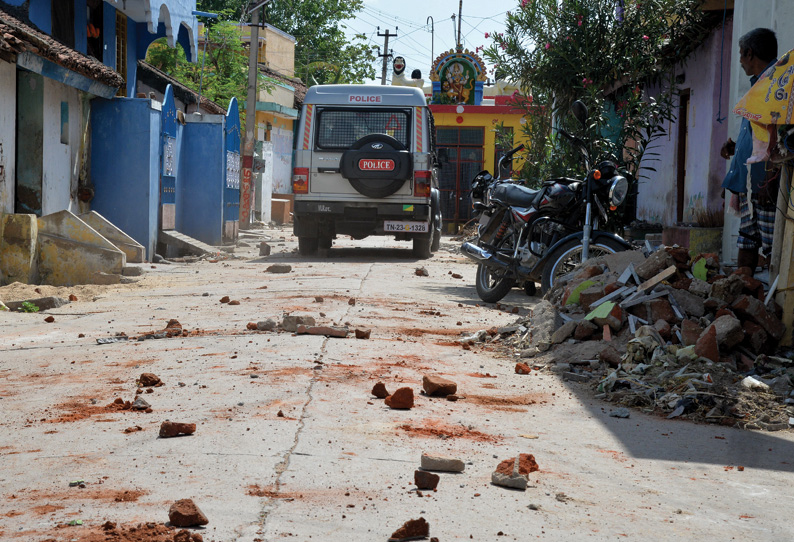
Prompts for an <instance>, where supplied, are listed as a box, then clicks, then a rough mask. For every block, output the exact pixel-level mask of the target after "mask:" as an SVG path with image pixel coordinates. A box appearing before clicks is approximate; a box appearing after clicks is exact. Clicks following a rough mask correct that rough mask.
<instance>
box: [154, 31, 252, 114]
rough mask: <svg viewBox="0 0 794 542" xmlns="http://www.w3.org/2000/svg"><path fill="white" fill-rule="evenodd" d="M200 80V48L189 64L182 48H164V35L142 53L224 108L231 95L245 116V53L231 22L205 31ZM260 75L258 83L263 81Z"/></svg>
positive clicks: (246, 60)
mask: <svg viewBox="0 0 794 542" xmlns="http://www.w3.org/2000/svg"><path fill="white" fill-rule="evenodd" d="M208 33H209V35H208V41H207V52H206V60H205V62H204V79H203V83H202V79H201V75H202V73H201V70H202V60H203V59H204V49H203V48H201V49H200V50H199V54H198V59H197V61H196V62H195V63H190V62H188V61H187V59H186V57H185V52H184V51H183V50H182V47H180V46H177V47H173V48H172V47H168V45H167V44H166V42H165V38H160V39H159V40H157V41H155V42H154V43H153V44H152V45H151V47H149V51H148V52H147V54H146V61H147V62H148V63H149V64H152V65H153V66H155V67H156V68H158V69H160V70H162V71H164V72H165V73H167V74H169V75H170V76H172V77H173V78H175V79H176V80H178V81H179V82H180V83H182V84H184V85H185V86H187V87H189V88H191V89H193V90H194V91H196V92H198V90H199V86H201V94H202V96H206V97H207V98H208V99H210V100H212V101H214V102H217V103H218V104H220V105H222V106H223V107H228V105H229V102H230V101H231V99H232V98H237V101H238V102H239V103H240V115H241V117H243V118H244V117H245V111H244V110H245V100H246V95H247V92H248V56H247V53H246V49H245V48H244V47H243V43H242V40H241V39H240V31H239V29H238V27H237V26H236V25H235V24H234V23H231V22H221V23H218V24H217V25H215V26H213V27H212V28H210V29H209V30H208ZM263 81H264V79H263V78H261V77H260V82H259V84H260V85H262V84H264V82H263Z"/></svg>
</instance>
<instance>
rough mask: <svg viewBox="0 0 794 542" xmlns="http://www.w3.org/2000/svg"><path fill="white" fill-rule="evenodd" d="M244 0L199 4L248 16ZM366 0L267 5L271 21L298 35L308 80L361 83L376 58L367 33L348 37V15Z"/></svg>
mask: <svg viewBox="0 0 794 542" xmlns="http://www.w3.org/2000/svg"><path fill="white" fill-rule="evenodd" d="M247 4H248V2H247V1H244V0H199V1H198V4H197V5H198V9H200V10H203V11H210V12H214V13H218V14H219V15H220V17H219V19H225V20H230V21H237V22H239V21H243V20H248V16H247V15H244V13H243V7H244V6H246V5H247ZM362 7H363V0H271V2H269V3H268V4H266V5H265V8H264V13H265V15H264V20H265V22H266V23H268V24H270V25H272V26H274V27H276V28H278V29H279V30H282V31H284V32H286V33H288V34H290V35H292V36H294V37H295V39H296V40H297V43H296V44H295V74H296V76H298V77H300V78H301V79H303V80H304V81H305V82H306V84H307V85H311V84H314V83H319V84H323V83H330V82H340V83H361V82H363V81H364V80H366V79H372V78H373V77H374V76H375V66H374V62H375V60H376V56H375V53H374V52H373V47H372V46H370V45H367V43H366V36H364V35H356V36H355V38H354V39H353V41H352V42H349V41H348V38H347V36H345V32H344V28H345V26H344V21H345V20H347V19H349V18H351V17H354V16H355V15H356V13H358V12H359V11H360V10H361V8H362Z"/></svg>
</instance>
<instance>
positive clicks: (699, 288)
mask: <svg viewBox="0 0 794 542" xmlns="http://www.w3.org/2000/svg"><path fill="white" fill-rule="evenodd" d="M689 293H691V294H695V295H696V296H699V297H703V298H707V297H709V296H711V284H709V283H708V282H706V281H705V280H700V279H692V282H690V283H689Z"/></svg>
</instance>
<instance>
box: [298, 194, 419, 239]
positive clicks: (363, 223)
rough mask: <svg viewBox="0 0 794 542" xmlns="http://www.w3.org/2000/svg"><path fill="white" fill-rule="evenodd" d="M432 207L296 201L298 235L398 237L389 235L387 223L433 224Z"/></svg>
mask: <svg viewBox="0 0 794 542" xmlns="http://www.w3.org/2000/svg"><path fill="white" fill-rule="evenodd" d="M430 217H431V213H430V204H429V203H422V204H411V203H364V204H362V203H352V202H327V201H296V202H295V214H294V228H293V230H294V232H295V235H297V236H298V237H334V236H335V235H351V236H353V237H355V238H357V239H362V238H364V237H367V236H369V235H395V234H394V233H392V232H389V233H387V232H385V231H384V229H383V223H384V221H386V220H396V221H404V222H430Z"/></svg>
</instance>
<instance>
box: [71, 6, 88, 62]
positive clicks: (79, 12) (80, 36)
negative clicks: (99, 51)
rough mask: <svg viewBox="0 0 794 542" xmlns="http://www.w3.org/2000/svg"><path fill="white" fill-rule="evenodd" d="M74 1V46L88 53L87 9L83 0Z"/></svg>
mask: <svg viewBox="0 0 794 542" xmlns="http://www.w3.org/2000/svg"><path fill="white" fill-rule="evenodd" d="M73 1H74V48H75V49H77V50H78V51H80V52H81V53H83V54H87V53H88V10H87V9H86V5H85V0H73Z"/></svg>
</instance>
